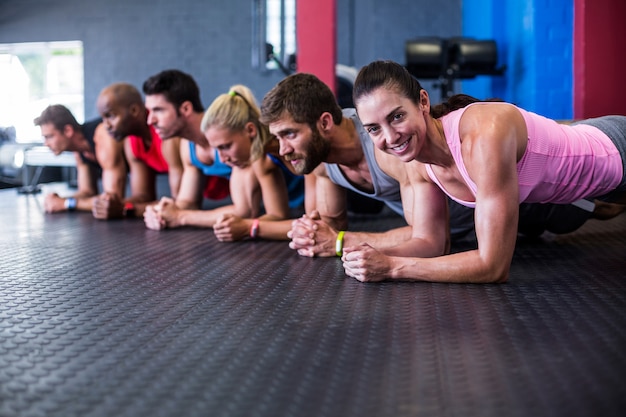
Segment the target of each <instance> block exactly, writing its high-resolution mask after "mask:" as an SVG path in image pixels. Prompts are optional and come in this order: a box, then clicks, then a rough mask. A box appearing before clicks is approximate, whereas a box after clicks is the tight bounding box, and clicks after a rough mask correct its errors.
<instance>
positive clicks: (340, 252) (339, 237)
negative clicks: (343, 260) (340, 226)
mask: <svg viewBox="0 0 626 417" xmlns="http://www.w3.org/2000/svg"><path fill="white" fill-rule="evenodd" d="M345 234H346V232H344V231H343V230H342V231H341V232H339V233H337V241H336V242H335V253H336V254H337V256H341V255H343V235H345Z"/></svg>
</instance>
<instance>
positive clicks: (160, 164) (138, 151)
mask: <svg viewBox="0 0 626 417" xmlns="http://www.w3.org/2000/svg"><path fill="white" fill-rule="evenodd" d="M150 133H151V134H152V144H151V145H150V149H148V150H146V147H145V146H144V144H143V140H142V139H141V137H139V136H129V137H128V139H129V140H130V147H131V149H132V150H133V154H134V155H135V158H137V159H139V160H140V161H144V162H145V163H146V165H148V166H149V167H150V168H152V169H154V170H155V171H156V172H158V173H161V174H165V173H167V172H168V170H169V167H168V165H167V161H166V160H165V158H164V157H163V153H162V152H161V137H160V136H159V134H158V133H157V132H156V130H155V129H154V127H152V126H150Z"/></svg>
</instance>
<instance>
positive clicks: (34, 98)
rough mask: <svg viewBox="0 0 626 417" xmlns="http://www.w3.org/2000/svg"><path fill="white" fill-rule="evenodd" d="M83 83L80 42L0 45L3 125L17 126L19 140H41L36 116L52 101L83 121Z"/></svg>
mask: <svg viewBox="0 0 626 417" xmlns="http://www.w3.org/2000/svg"><path fill="white" fill-rule="evenodd" d="M83 85H84V83H83V45H82V42H80V41H68V42H34V43H14V44H0V91H2V94H1V95H0V128H2V127H14V129H15V140H16V142H19V143H30V142H41V131H40V129H39V127H38V126H35V125H34V124H33V119H35V118H36V117H37V116H39V114H41V112H42V111H43V109H45V108H46V107H47V106H48V105H50V104H63V105H65V106H66V107H68V108H69V109H70V110H71V111H72V113H73V114H74V116H75V117H76V119H77V120H78V122H79V123H82V122H83V121H84V112H85V110H84V94H83V90H84V87H83Z"/></svg>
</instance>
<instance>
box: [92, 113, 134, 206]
mask: <svg viewBox="0 0 626 417" xmlns="http://www.w3.org/2000/svg"><path fill="white" fill-rule="evenodd" d="M94 142H95V146H96V158H97V160H98V163H99V164H100V166H101V167H102V189H103V191H104V192H107V193H111V194H116V195H117V196H119V197H120V198H123V197H124V194H125V191H126V175H127V167H126V160H125V158H124V143H123V142H122V141H120V142H118V141H116V140H115V139H113V137H112V136H111V135H109V133H108V132H107V131H106V128H105V127H104V124H102V123H101V124H99V125H98V127H97V128H96V132H95V134H94Z"/></svg>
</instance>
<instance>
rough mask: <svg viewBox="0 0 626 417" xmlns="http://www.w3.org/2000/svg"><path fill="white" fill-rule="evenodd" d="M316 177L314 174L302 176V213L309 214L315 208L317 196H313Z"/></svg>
mask: <svg viewBox="0 0 626 417" xmlns="http://www.w3.org/2000/svg"><path fill="white" fill-rule="evenodd" d="M316 182H317V177H316V176H315V174H306V175H305V176H304V212H305V213H311V212H312V211H313V210H315V207H317V195H316V194H315V184H316Z"/></svg>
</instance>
